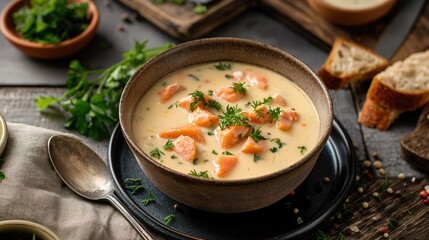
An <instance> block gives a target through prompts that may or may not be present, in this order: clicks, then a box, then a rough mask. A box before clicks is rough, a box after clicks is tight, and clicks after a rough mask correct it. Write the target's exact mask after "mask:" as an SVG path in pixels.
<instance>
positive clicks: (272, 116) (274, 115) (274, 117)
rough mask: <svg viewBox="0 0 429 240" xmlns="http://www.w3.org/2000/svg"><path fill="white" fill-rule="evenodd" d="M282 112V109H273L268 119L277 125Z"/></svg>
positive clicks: (270, 110) (269, 110)
mask: <svg viewBox="0 0 429 240" xmlns="http://www.w3.org/2000/svg"><path fill="white" fill-rule="evenodd" d="M281 112H282V110H281V109H280V107H276V108H273V109H272V108H271V107H270V109H268V117H269V118H270V121H271V123H275V122H277V121H278V120H279V119H280V113H281Z"/></svg>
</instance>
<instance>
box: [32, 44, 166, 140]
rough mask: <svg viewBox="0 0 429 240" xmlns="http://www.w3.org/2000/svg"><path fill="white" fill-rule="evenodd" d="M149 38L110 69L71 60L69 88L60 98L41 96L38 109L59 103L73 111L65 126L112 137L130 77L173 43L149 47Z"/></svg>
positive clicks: (99, 135) (86, 132) (38, 100)
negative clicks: (91, 67)
mask: <svg viewBox="0 0 429 240" xmlns="http://www.w3.org/2000/svg"><path fill="white" fill-rule="evenodd" d="M146 43H147V41H143V42H136V43H135V46H134V48H133V49H131V50H130V51H128V52H127V53H125V54H124V55H123V60H122V61H120V62H118V63H116V64H114V65H113V66H111V67H109V68H107V69H100V70H87V69H85V68H84V67H83V66H82V65H81V64H80V63H79V61H77V60H75V61H72V62H71V63H70V70H69V72H68V75H67V91H66V92H65V93H64V94H63V95H62V96H60V97H58V98H57V97H53V96H48V97H47V96H40V97H39V98H37V99H36V100H35V104H36V105H37V106H38V110H39V111H42V110H44V109H46V108H48V107H49V106H52V105H55V104H58V105H59V106H60V107H61V108H62V109H63V110H64V111H65V112H67V113H69V114H70V117H69V118H68V120H67V122H66V123H65V125H64V127H65V128H67V129H75V130H78V131H79V133H80V134H82V135H86V136H89V137H91V138H93V139H96V140H99V139H103V138H106V137H108V136H110V127H112V126H114V125H115V124H116V123H117V122H118V108H119V100H120V97H121V94H122V90H123V88H124V87H125V84H126V83H127V81H128V79H129V78H130V77H131V76H132V75H133V74H134V73H135V72H136V70H137V69H138V68H139V67H140V66H141V65H142V64H143V63H145V62H146V61H148V60H149V59H151V58H153V57H154V56H156V55H158V54H159V53H161V52H163V51H165V50H167V49H169V48H170V47H171V46H172V44H171V43H167V44H165V45H163V46H160V47H154V48H146Z"/></svg>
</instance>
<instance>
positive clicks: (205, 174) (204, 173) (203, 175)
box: [188, 169, 209, 179]
mask: <svg viewBox="0 0 429 240" xmlns="http://www.w3.org/2000/svg"><path fill="white" fill-rule="evenodd" d="M188 175H190V176H194V177H200V178H207V179H208V178H209V173H208V171H200V172H199V173H198V172H197V171H196V170H195V169H192V170H191V171H190V172H189V173H188Z"/></svg>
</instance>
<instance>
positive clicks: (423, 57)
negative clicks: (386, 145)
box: [358, 50, 429, 130]
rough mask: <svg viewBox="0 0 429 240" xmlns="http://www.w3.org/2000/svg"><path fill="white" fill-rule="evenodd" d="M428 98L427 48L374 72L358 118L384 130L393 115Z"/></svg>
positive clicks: (412, 108) (420, 104)
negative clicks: (375, 73) (378, 71)
mask: <svg viewBox="0 0 429 240" xmlns="http://www.w3.org/2000/svg"><path fill="white" fill-rule="evenodd" d="M427 102H429V50H427V51H424V52H419V53H414V54H412V55H410V56H409V57H408V58H406V59H405V60H403V61H398V62H396V63H395V64H393V65H392V66H390V67H388V68H387V69H386V70H384V71H383V72H380V73H379V74H377V75H376V76H375V77H374V78H373V80H372V82H371V85H370V87H369V90H368V93H367V96H366V101H365V103H364V106H363V108H362V111H361V112H360V114H359V119H358V122H359V123H361V124H362V125H364V126H368V127H376V128H378V129H380V130H386V129H387V128H388V127H389V126H390V124H391V123H392V122H393V121H394V120H395V118H396V117H397V116H398V115H399V114H401V113H403V112H407V111H414V110H416V109H418V108H420V107H422V106H423V105H425V104H426V103H427Z"/></svg>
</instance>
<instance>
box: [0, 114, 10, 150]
mask: <svg viewBox="0 0 429 240" xmlns="http://www.w3.org/2000/svg"><path fill="white" fill-rule="evenodd" d="M7 137H8V130H7V124H6V120H5V119H4V117H3V115H2V113H1V112H0V156H1V155H2V153H3V151H4V149H5V147H6V144H7Z"/></svg>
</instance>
